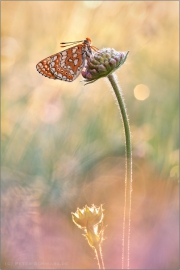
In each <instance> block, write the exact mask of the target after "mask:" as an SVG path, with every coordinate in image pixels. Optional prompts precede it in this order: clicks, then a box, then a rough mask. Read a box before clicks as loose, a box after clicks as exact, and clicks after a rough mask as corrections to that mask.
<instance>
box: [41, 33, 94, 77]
mask: <svg viewBox="0 0 180 270" xmlns="http://www.w3.org/2000/svg"><path fill="white" fill-rule="evenodd" d="M78 43H79V44H78ZM75 44H76V45H75ZM71 45H74V46H73V47H70V48H68V49H66V50H64V51H61V52H58V53H56V54H53V55H51V56H49V57H47V58H45V59H43V60H41V61H40V62H39V63H38V64H37V65H36V69H37V71H38V72H39V73H40V74H42V75H43V76H45V77H48V78H49V79H54V80H55V79H58V80H63V81H67V82H72V81H74V80H75V79H76V78H77V77H78V76H79V74H80V73H81V71H82V69H83V67H84V65H85V60H86V59H87V58H89V57H90V56H91V54H92V50H94V51H96V50H97V48H96V47H94V46H91V39H90V38H86V39H85V40H80V41H74V42H61V47H66V46H71Z"/></svg>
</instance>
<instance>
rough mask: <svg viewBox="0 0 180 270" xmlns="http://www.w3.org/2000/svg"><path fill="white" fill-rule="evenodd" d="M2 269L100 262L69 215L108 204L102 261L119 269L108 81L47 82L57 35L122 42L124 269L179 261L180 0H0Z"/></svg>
mask: <svg viewBox="0 0 180 270" xmlns="http://www.w3.org/2000/svg"><path fill="white" fill-rule="evenodd" d="M1 20H2V28H1V33H2V36H1V60H2V66H1V71H2V75H1V84H2V109H1V115H2V117H1V125H2V135H1V138H2V140H1V145H2V147H1V153H2V154H1V159H2V196H1V197H2V266H1V268H2V269H97V267H98V266H97V262H96V260H95V258H94V257H95V256H94V252H93V250H92V249H91V248H90V247H89V246H88V244H87V243H86V240H85V239H84V237H83V236H82V231H81V230H80V229H78V228H77V227H76V226H75V225H74V224H73V223H72V220H71V212H75V211H76V209H77V207H80V208H81V207H84V206H85V205H86V204H87V205H89V206H91V204H95V205H97V206H99V205H100V204H103V207H104V209H105V220H104V224H105V225H107V227H106V229H105V238H106V239H105V241H104V242H103V246H102V250H103V254H104V263H105V267H106V269H121V240H122V222H123V204H124V174H125V169H124V167H125V161H124V134H123V129H122V123H121V119H120V115H119V110H118V107H117V105H116V101H115V99H114V96H113V95H112V90H111V89H110V86H109V84H108V82H107V81H106V79H100V80H98V81H97V82H95V83H93V84H90V85H87V86H84V83H83V82H81V80H82V77H81V75H80V76H79V77H78V78H77V79H76V80H75V81H74V82H73V83H68V82H63V81H60V80H50V79H48V78H45V77H43V76H41V75H40V74H39V73H38V72H37V71H36V64H37V63H38V62H39V61H40V60H42V59H44V58H46V57H48V56H49V55H52V54H54V53H57V52H59V51H60V50H61V48H60V42H66V41H76V40H82V39H85V38H86V37H90V38H91V39H92V42H93V45H94V46H96V47H98V48H99V49H101V48H108V47H110V48H114V49H115V50H117V51H128V50H129V51H130V54H129V56H128V58H127V61H126V63H125V64H124V65H123V66H122V67H121V68H120V69H119V70H118V71H117V72H116V74H117V77H118V80H119V83H120V85H121V87H122V90H123V93H124V98H125V102H126V105H127V111H128V115H129V120H130V125H131V133H132V143H133V195H132V219H131V220H132V229H131V250H130V268H131V269H179V260H178V254H179V235H178V231H179V230H178V221H179V211H178V200H179V198H178V177H179V174H178V172H179V169H178V157H179V143H178V135H179V128H178V110H179V104H178V88H179V81H178V74H179V43H178V42H179V25H178V22H179V2H178V1H177V2H175V1H60V2H57V1H44V2H40V1H39V2H38V1H37V2H35V1H24V2H23V1H3V2H2V3H1Z"/></svg>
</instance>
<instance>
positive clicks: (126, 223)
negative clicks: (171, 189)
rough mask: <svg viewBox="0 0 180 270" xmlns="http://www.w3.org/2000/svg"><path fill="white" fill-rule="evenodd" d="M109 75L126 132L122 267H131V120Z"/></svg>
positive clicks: (114, 81) (113, 77) (112, 77)
mask: <svg viewBox="0 0 180 270" xmlns="http://www.w3.org/2000/svg"><path fill="white" fill-rule="evenodd" d="M107 77H108V79H109V81H110V83H111V85H112V88H113V90H114V93H115V95H116V98H117V101H118V105H119V108H120V111H121V116H122V122H123V127H124V133H125V148H126V176H125V197H124V216H123V237H122V269H129V252H130V225H131V193H132V152H131V134H130V126H129V120H128V116H127V112H126V107H125V103H124V100H123V96H122V92H121V89H120V86H119V85H118V83H117V80H116V77H115V75H114V74H110V75H108V76H107Z"/></svg>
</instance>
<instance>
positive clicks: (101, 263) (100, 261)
mask: <svg viewBox="0 0 180 270" xmlns="http://www.w3.org/2000/svg"><path fill="white" fill-rule="evenodd" d="M95 253H96V259H97V261H98V266H99V269H105V268H104V261H103V256H102V250H101V245H98V246H97V248H95Z"/></svg>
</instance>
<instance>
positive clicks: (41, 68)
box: [36, 55, 57, 80]
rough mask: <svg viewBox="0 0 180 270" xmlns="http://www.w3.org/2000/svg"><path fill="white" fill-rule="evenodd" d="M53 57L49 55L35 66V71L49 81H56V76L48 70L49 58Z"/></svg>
mask: <svg viewBox="0 0 180 270" xmlns="http://www.w3.org/2000/svg"><path fill="white" fill-rule="evenodd" d="M52 57H54V55H51V56H49V57H47V58H45V59H43V60H41V61H40V62H39V63H38V64H37V65H36V69H37V71H38V72H39V73H40V74H42V75H43V76H45V77H48V78H49V79H54V80H55V79H57V78H56V76H54V74H53V73H52V72H51V69H50V62H51V58H52Z"/></svg>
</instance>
